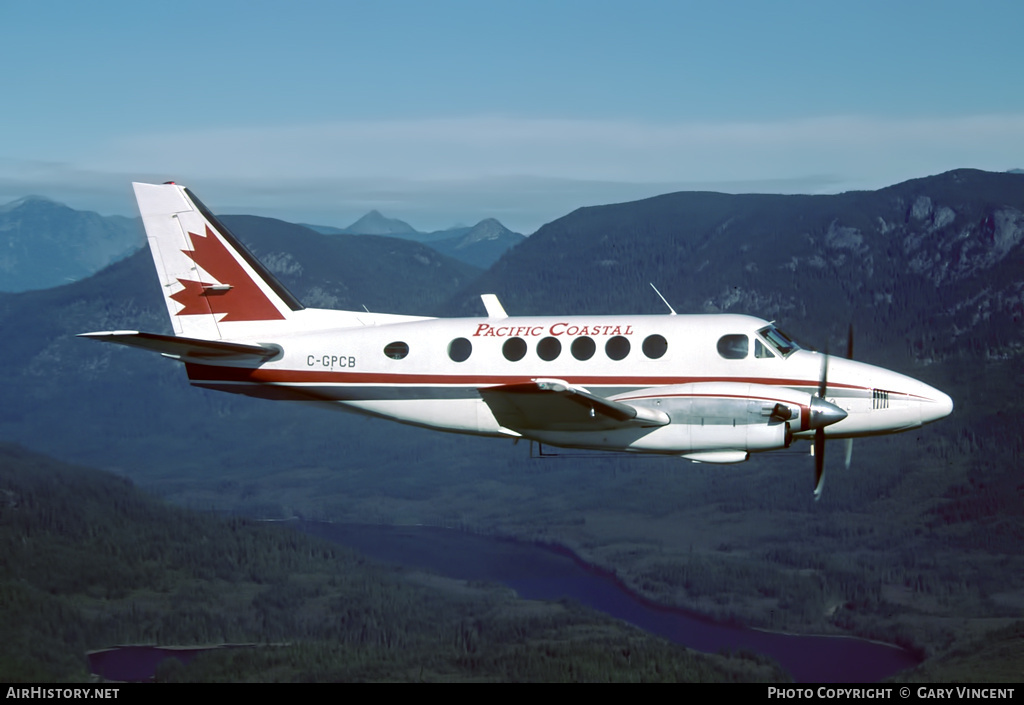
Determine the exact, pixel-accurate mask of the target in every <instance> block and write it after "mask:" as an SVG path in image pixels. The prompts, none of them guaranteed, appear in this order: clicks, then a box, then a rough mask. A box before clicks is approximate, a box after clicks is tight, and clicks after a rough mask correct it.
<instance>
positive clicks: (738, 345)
mask: <svg viewBox="0 0 1024 705" xmlns="http://www.w3.org/2000/svg"><path fill="white" fill-rule="evenodd" d="M749 347H750V341H749V340H748V339H747V336H746V335H743V334H739V333H737V334H734V335H723V336H722V337H721V338H719V339H718V354H719V355H721V356H722V357H724V358H725V359H726V360H742V359H743V358H745V357H746V356H747V350H748V348H749Z"/></svg>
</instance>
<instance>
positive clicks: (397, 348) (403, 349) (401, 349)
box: [384, 341, 409, 360]
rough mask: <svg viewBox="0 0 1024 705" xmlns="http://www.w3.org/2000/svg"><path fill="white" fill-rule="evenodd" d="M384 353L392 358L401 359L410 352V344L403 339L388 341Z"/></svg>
mask: <svg viewBox="0 0 1024 705" xmlns="http://www.w3.org/2000/svg"><path fill="white" fill-rule="evenodd" d="M384 354H385V355H386V356H388V357H390V358H391V359H392V360H401V359H402V358H404V357H405V356H406V355H408V354H409V345H408V344H407V343H403V342H401V341H396V342H394V343H388V344H387V345H385V346H384Z"/></svg>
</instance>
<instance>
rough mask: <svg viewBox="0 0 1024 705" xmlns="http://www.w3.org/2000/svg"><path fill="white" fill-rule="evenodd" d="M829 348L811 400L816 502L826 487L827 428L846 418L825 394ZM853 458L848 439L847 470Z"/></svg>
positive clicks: (850, 342)
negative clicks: (816, 414) (827, 399)
mask: <svg viewBox="0 0 1024 705" xmlns="http://www.w3.org/2000/svg"><path fill="white" fill-rule="evenodd" d="M846 357H847V359H853V324H852V323H851V324H850V330H849V333H848V335H847V338H846ZM828 360H829V354H828V346H826V347H825V352H824V353H822V356H821V372H820V373H819V375H818V395H817V400H820V401H817V402H816V400H815V399H812V400H811V412H812V422H811V423H812V425H814V448H813V453H814V500H815V501H818V500H819V499H821V492H822V489H823V488H824V486H825V426H828V425H829V424H833V423H836V422H837V421H842V420H843V419H845V418H846V412H845V411H843V410H842V409H840V408H839V407H838V406H836V405H835V404H832V403H831V402H828V401H825V394H826V393H827V392H828ZM816 405H817V406H818V407H819V408H822V407H823V405H827V407H828V408H822V411H821V413H820V417H819V418H818V419H815V417H814V410H815V406H816ZM852 458H853V439H852V438H848V439H846V457H845V463H846V468H847V469H849V468H850V461H851V460H852Z"/></svg>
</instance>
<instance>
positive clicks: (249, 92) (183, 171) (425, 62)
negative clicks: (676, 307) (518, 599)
mask: <svg viewBox="0 0 1024 705" xmlns="http://www.w3.org/2000/svg"><path fill="white" fill-rule="evenodd" d="M0 27H3V28H4V30H5V31H4V41H3V42H2V43H0V66H3V67H4V70H3V71H2V72H0V96H2V97H0V100H2V105H3V106H4V107H3V110H2V112H0V125H2V127H3V131H2V133H0V134H2V135H3V137H2V138H0V203H4V202H7V201H10V200H13V199H15V198H19V197H21V196H25V195H28V194H40V195H44V196H48V197H51V198H54V199H56V200H60V201H63V202H65V203H68V204H69V205H71V206H73V207H75V208H81V209H89V210H97V211H99V212H101V213H104V214H112V213H121V214H128V215H131V214H134V212H135V211H134V203H133V201H132V197H131V189H130V186H129V182H130V181H133V180H136V181H139V180H141V181H166V180H175V181H178V182H179V183H184V184H186V185H188V186H190V187H191V188H192V189H193V190H194V191H195V192H196V193H197V194H198V195H199V196H200V198H202V199H203V200H204V201H206V203H207V205H209V206H210V207H211V208H212V209H213V210H214V211H215V212H220V213H240V212H244V213H254V214H261V215H270V216H274V217H279V218H283V219H286V220H292V221H298V222H313V223H321V224H330V225H339V226H342V225H347V224H349V223H351V222H352V221H354V220H355V219H356V218H358V217H359V216H361V215H363V214H364V213H365V212H366V211H368V210H370V209H371V208H376V209H379V210H381V211H382V212H384V213H385V214H386V215H389V216H392V217H397V218H402V219H404V220H406V221H408V222H410V223H411V224H412V225H414V226H415V227H417V228H419V229H422V230H428V229H439V228H443V227H447V226H450V225H453V224H456V223H463V224H472V223H474V222H476V221H477V220H479V219H481V218H484V217H488V216H494V217H497V218H499V219H500V220H501V221H502V222H504V223H505V224H506V225H508V226H509V227H511V228H513V229H516V230H519V231H521V232H524V233H526V234H529V233H531V232H533V231H534V230H536V228H538V227H539V226H540V225H542V224H543V223H545V222H548V221H550V220H553V219H555V218H557V217H559V216H561V215H564V214H565V213H568V212H569V211H571V210H573V209H574V208H577V207H580V206H585V205H594V204H600V203H610V202H617V201H624V200H632V199H636V198H643V197H647V196H653V195H657V194H659V193H665V192H668V191H675V190H718V191H728V192H750V191H761V192H777V193H834V192H839V191H844V190H850V189H865V188H869V189H873V188H879V187H882V186H886V185H890V184H892V183H897V182H899V181H903V180H906V179H909V178H915V177H919V176H926V175H929V174H935V173H940V172H942V171H946V170H948V169H953V168H957V167H974V168H980V169H988V170H993V171H1003V170H1006V169H1010V168H1015V167H1024V90H1021V85H1022V82H1021V81H1022V79H1021V76H1022V75H1024V50H1022V42H1021V27H1024V3H1022V2H1019V0H1013V1H1010V2H996V1H988V2H987V1H984V0H981V1H979V2H976V3H964V2H941V1H936V0H932V1H929V2H913V1H909V0H907V1H893V0H890V1H889V2H871V1H858V2H842V3H840V2H832V1H829V0H819V1H817V2H767V1H761V2H754V1H742V0H736V1H731V2H730V1H729V0H723V1H722V2H715V3H710V2H706V1H704V2H687V1H684V0H677V1H675V2H653V1H645V0H629V1H628V2H600V1H598V0H591V1H588V2H583V1H578V0H561V1H560V0H547V1H545V2H534V1H532V0H518V1H517V2H499V1H497V0H476V1H473V2H457V1H452V0H429V1H428V2H424V1H419V2H412V1H400V0H394V1H388V0H380V1H378V2H345V1H341V0H336V1H334V2H310V1H305V2H304V1H302V0H296V1H295V2H290V3H284V2H254V1H248V2H226V1H221V2H218V1H217V0H206V1H205V2H191V1H190V0H184V1H180V0H176V1H175V2H168V3H151V2H138V0H134V1H133V2H103V1H102V0H97V1H96V2H90V3H81V2H47V1H46V0H36V1H33V2H18V1H16V0H5V1H4V2H3V3H0Z"/></svg>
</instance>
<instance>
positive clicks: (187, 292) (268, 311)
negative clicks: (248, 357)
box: [132, 183, 302, 340]
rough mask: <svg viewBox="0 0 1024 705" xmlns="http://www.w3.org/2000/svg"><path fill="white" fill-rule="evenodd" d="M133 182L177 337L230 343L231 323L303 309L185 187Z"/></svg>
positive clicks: (272, 317)
mask: <svg viewBox="0 0 1024 705" xmlns="http://www.w3.org/2000/svg"><path fill="white" fill-rule="evenodd" d="M132 185H133V186H134V188H135V198H136V200H137V201H138V203H139V211H140V212H141V213H142V222H143V224H144V225H145V227H146V237H147V239H148V240H149V250H150V253H151V254H152V255H153V263H154V264H155V265H156V271H157V274H158V275H159V277H160V285H161V287H162V288H163V292H164V301H165V303H166V304H167V313H168V315H169V316H170V318H171V324H172V325H173V326H174V332H175V334H176V335H181V336H188V337H192V338H203V339H207V340H219V339H221V338H230V337H232V334H231V333H232V332H238V333H240V332H241V329H240V327H239V326H233V325H232V324H235V323H245V322H249V323H254V322H260V321H278V320H285V319H287V318H288V317H289V316H290V315H291V313H292V312H293V311H298V310H300V309H301V308H302V304H300V303H299V301H298V300H297V299H296V298H295V297H294V296H292V294H291V293H289V292H288V290H287V289H285V288H284V286H283V285H282V284H281V283H280V282H279V281H277V279H276V278H275V277H274V275H273V274H271V273H270V271H269V270H267V268H266V267H264V266H263V265H262V264H261V263H260V262H259V261H258V260H257V259H256V258H255V257H253V256H252V254H251V253H250V252H249V251H248V250H247V249H246V248H245V246H244V245H242V243H241V242H239V241H238V240H237V238H235V237H234V236H233V235H232V234H231V233H230V231H228V230H227V228H225V227H224V225H223V224H222V223H221V222H220V221H218V220H217V219H216V218H215V217H214V216H213V214H212V213H210V211H209V210H207V209H206V207H205V206H204V205H203V204H202V203H200V202H199V199H197V198H196V197H195V196H194V195H192V193H191V192H190V191H189V190H188V189H186V188H184V187H183V186H178V185H177V184H174V183H167V184H162V185H154V184H139V183H136V184H132ZM241 328H247V327H245V326H242V327H241ZM226 331H227V334H226Z"/></svg>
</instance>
